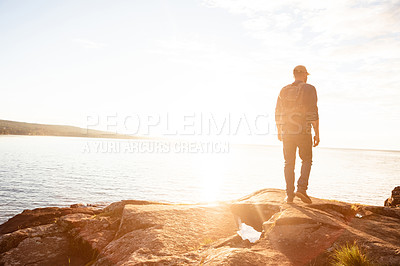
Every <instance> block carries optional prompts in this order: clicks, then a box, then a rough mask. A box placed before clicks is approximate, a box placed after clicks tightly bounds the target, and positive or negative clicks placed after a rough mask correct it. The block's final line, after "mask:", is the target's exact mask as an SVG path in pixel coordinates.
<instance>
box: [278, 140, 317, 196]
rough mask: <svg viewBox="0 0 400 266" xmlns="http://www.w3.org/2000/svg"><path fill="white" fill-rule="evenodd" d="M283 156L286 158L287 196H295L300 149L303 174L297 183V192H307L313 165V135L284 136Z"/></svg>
mask: <svg viewBox="0 0 400 266" xmlns="http://www.w3.org/2000/svg"><path fill="white" fill-rule="evenodd" d="M282 140H283V156H284V158H285V180H286V194H287V195H294V181H295V178H294V166H295V162H296V150H297V147H299V156H300V158H301V160H302V162H301V174H300V178H299V180H298V181H297V190H302V191H306V190H307V187H308V178H309V177H310V171H311V164H312V144H313V143H312V137H311V134H292V135H289V134H288V135H283V139H282Z"/></svg>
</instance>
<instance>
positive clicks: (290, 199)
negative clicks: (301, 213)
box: [284, 196, 294, 203]
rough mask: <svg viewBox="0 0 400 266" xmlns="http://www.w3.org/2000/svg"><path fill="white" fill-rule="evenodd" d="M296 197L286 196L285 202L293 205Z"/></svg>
mask: <svg viewBox="0 0 400 266" xmlns="http://www.w3.org/2000/svg"><path fill="white" fill-rule="evenodd" d="M293 200H294V196H286V198H285V200H284V202H285V203H293Z"/></svg>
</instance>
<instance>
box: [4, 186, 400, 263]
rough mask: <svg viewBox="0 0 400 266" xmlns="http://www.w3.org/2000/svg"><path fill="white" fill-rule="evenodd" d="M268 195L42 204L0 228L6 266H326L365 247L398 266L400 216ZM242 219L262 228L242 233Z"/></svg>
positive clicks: (372, 208) (374, 256)
mask: <svg viewBox="0 0 400 266" xmlns="http://www.w3.org/2000/svg"><path fill="white" fill-rule="evenodd" d="M284 196H285V193H284V191H282V190H278V189H263V190H260V191H257V192H255V193H253V194H251V195H248V196H246V197H243V198H241V199H239V200H237V201H233V202H225V203H215V204H190V205H185V204H162V203H156V202H147V201H137V200H129V201H121V202H116V203H113V204H111V205H109V206H107V207H106V208H104V209H101V210H98V209H95V208H92V207H85V206H82V205H77V206H75V208H42V209H35V210H31V211H24V212H23V213H21V214H19V215H16V216H15V217H13V218H11V219H10V220H9V221H7V222H6V223H4V224H2V225H0V265H87V264H88V265H327V264H329V261H330V255H331V254H332V252H333V250H334V249H335V248H336V247H338V246H340V245H342V244H345V243H353V242H354V241H357V243H358V244H359V246H361V248H362V250H363V251H364V252H365V253H366V254H367V255H368V256H369V258H370V259H371V260H372V261H373V262H375V263H376V264H379V265H400V230H399V229H400V223H399V222H400V210H399V209H394V208H387V207H377V206H363V205H352V204H349V203H343V202H337V201H329V200H322V199H316V198H313V204H310V205H306V204H304V203H302V202H301V201H300V200H298V199H297V198H296V199H295V202H294V204H284V203H283V199H284ZM239 219H240V220H241V221H242V222H245V223H246V224H248V225H251V226H252V227H254V228H255V229H257V230H259V231H260V232H261V231H262V235H261V238H260V239H259V240H258V241H256V242H255V243H250V242H249V241H248V240H242V239H241V237H240V236H238V235H237V233H236V231H237V230H238V227H237V222H238V221H239Z"/></svg>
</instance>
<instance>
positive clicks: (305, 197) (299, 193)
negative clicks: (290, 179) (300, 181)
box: [296, 190, 312, 204]
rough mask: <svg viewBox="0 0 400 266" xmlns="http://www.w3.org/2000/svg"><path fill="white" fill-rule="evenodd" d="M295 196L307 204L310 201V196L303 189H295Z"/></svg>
mask: <svg viewBox="0 0 400 266" xmlns="http://www.w3.org/2000/svg"><path fill="white" fill-rule="evenodd" d="M296 196H297V197H299V198H300V199H301V201H302V202H304V203H307V204H311V203H312V201H311V199H310V197H309V196H308V195H307V193H306V192H305V191H301V190H300V191H299V190H297V192H296Z"/></svg>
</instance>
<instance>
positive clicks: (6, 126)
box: [0, 120, 145, 139]
mask: <svg viewBox="0 0 400 266" xmlns="http://www.w3.org/2000/svg"><path fill="white" fill-rule="evenodd" d="M13 135H14V136H55V137H81V138H106V139H145V138H144V137H138V136H129V135H123V134H116V133H112V132H107V131H100V130H93V129H85V128H80V127H74V126H66V125H46V124H36V123H26V122H16V121H10V120H0V136H13Z"/></svg>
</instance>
